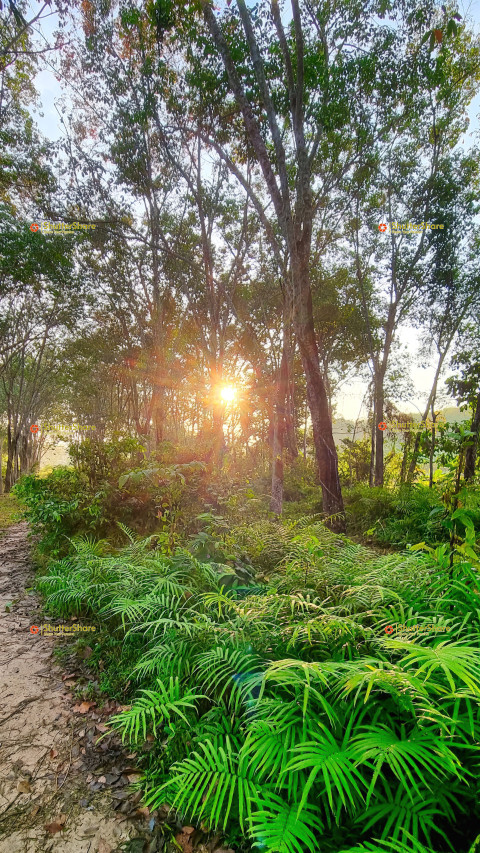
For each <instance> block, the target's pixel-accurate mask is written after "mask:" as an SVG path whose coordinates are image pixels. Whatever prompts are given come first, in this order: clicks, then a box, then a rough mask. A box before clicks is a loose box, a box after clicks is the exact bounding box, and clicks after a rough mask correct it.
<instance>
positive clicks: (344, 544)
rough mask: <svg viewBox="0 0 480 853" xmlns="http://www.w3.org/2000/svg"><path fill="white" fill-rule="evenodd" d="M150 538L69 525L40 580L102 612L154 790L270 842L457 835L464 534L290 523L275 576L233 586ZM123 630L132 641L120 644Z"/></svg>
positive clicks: (472, 621) (479, 624)
mask: <svg viewBox="0 0 480 853" xmlns="http://www.w3.org/2000/svg"><path fill="white" fill-rule="evenodd" d="M260 529H261V528H260V526H259V528H258V529H257V531H256V534H255V535H253V536H252V537H251V539H252V541H253V542H254V544H255V548H257V549H258V550H259V556H260V559H262V553H263V552H262V549H261V548H260V547H259V544H260V540H261V535H260ZM277 532H278V531H277ZM265 533H266V534H268V535H269V536H270V537H271V540H272V541H273V540H274V539H275V534H274V531H273V529H272V528H269V529H267V530H266V531H265ZM236 536H237V541H238V540H239V539H241V538H242V536H243V541H246V542H247V546H248V542H249V539H248V535H247V532H246V531H244V532H243V533H242V531H240V532H239V531H237V533H236ZM279 538H280V537H279ZM155 540H156V537H150V538H149V539H145V540H136V539H135V538H134V537H133V536H131V542H130V544H129V545H128V546H127V547H126V548H124V549H122V550H121V551H120V552H119V553H116V554H113V555H110V556H106V555H104V554H103V553H102V549H101V548H98V547H94V546H92V544H91V543H89V542H86V541H83V542H77V543H76V544H75V553H74V554H73V556H72V557H71V558H69V559H68V560H67V559H65V560H62V561H59V562H56V563H53V564H52V566H51V567H50V570H49V572H48V574H47V575H46V576H45V577H43V578H42V579H41V580H40V582H39V588H40V589H41V591H42V592H43V593H44V595H45V596H46V606H47V608H49V609H51V610H53V612H54V613H57V614H59V615H62V616H66V615H80V614H81V613H82V612H85V613H88V614H89V615H91V616H92V617H93V618H95V616H98V618H99V619H101V620H102V621H103V622H104V623H105V625H106V626H107V627H108V628H109V629H110V634H111V635H112V636H118V638H119V646H118V656H119V657H120V658H121V656H122V655H123V654H127V653H128V655H129V656H130V657H129V660H131V661H132V663H133V660H134V659H135V663H133V668H132V672H131V677H134V678H135V679H136V681H137V685H138V694H137V696H136V697H134V699H133V702H132V703H131V707H129V708H127V709H126V710H124V711H123V712H122V713H120V714H119V715H117V716H116V717H114V718H113V719H112V720H111V725H112V726H113V727H114V728H116V729H117V730H118V731H119V732H121V734H122V737H123V739H124V740H126V741H128V742H129V743H132V744H133V745H134V747H135V748H138V747H139V745H141V744H143V743H144V742H145V741H146V739H147V738H151V737H152V736H153V739H154V750H153V752H152V754H151V755H150V758H149V760H148V763H147V766H146V770H145V774H144V788H145V798H144V799H145V803H146V804H147V805H148V806H149V807H150V808H151V809H153V808H155V807H157V806H159V805H160V804H161V803H164V802H169V803H172V804H173V806H174V807H176V808H177V809H178V810H179V811H180V812H181V813H182V815H183V817H184V818H188V819H193V820H195V821H199V822H200V821H201V822H202V823H203V824H204V825H207V826H208V827H210V828H212V829H219V830H221V831H223V832H224V833H225V834H226V835H227V840H228V841H229V842H232V841H235V840H236V839H238V838H239V837H240V834H244V835H246V836H247V837H248V838H249V839H250V841H251V843H252V844H253V846H254V847H257V848H260V849H262V850H263V851H265V853H302V851H305V853H306V851H310V852H311V853H315V851H317V850H319V849H321V850H322V851H325V853H362V851H368V850H370V851H382V850H385V851H395V853H407V851H408V853H437V851H441V850H446V849H448V848H450V849H451V848H453V849H462V850H467V849H468V846H469V844H471V843H472V842H473V839H474V835H475V825H476V823H477V822H478V817H479V808H478V784H477V781H476V779H477V765H478V741H479V739H480V661H479V657H478V645H479V642H480V615H479V610H478V603H477V598H478V596H477V593H476V590H477V589H478V588H479V587H478V584H479V582H480V576H479V562H478V560H477V558H476V556H475V553H474V552H473V551H472V550H471V546H470V552H469V553H470V554H471V557H470V558H469V559H468V560H467V559H466V556H465V555H466V551H462V550H461V549H459V550H458V552H457V553H455V554H452V558H451V559H450V555H449V553H448V551H447V549H446V547H443V548H440V549H438V551H436V552H433V551H432V552H431V553H419V552H414V553H409V554H389V555H377V554H373V553H372V552H371V551H370V550H368V549H366V548H364V547H363V546H361V545H354V544H353V543H351V542H349V540H348V539H347V538H346V537H342V536H335V535H334V534H332V533H331V532H330V531H328V530H326V529H325V528H324V527H323V526H322V525H321V524H320V523H316V524H311V523H310V524H308V523H306V522H304V523H298V524H296V525H295V526H293V525H292V526H290V527H289V528H288V529H287V531H286V533H285V535H284V536H283V539H282V544H281V547H279V550H278V553H277V555H276V557H275V565H276V569H275V572H274V574H272V576H271V577H270V580H269V583H268V585H263V586H262V587H259V586H258V584H256V585H255V584H252V585H250V586H247V587H245V586H244V587H242V588H241V589H235V588H232V589H229V590H226V589H225V587H224V585H223V582H222V569H223V568H224V567H221V566H218V565H216V564H213V563H208V562H201V561H199V560H196V559H195V558H194V557H192V555H191V554H189V553H188V551H186V550H183V549H179V550H177V552H176V553H175V554H172V555H165V554H161V553H159V552H158V551H157V550H156V549H155ZM250 552H251V553H253V551H252V549H251V548H250ZM281 553H282V554H283V556H282V558H281V559H280V561H278V559H277V558H278V557H279V556H280V554H281ZM270 565H271V564H270ZM305 578H306V581H307V583H306V585H305ZM393 625H395V631H396V633H395V636H392V635H391V634H390V628H389V626H393ZM440 628H442V629H445V630H446V632H445V633H439V630H438V629H440ZM385 629H387V631H385ZM124 637H125V638H127V640H128V641H131V640H133V639H136V640H138V642H139V646H138V647H136V649H135V654H134V655H133V657H132V648H133V647H132V646H131V645H130V646H129V645H128V644H126V645H124V644H123V643H122V642H121V641H122V640H123V638H124ZM124 649H127V651H124ZM95 654H96V650H95V649H94V655H95ZM112 659H113V661H114V662H113V663H112V666H115V667H117V668H121V660H120V662H119V660H118V658H117V659H116V660H115V659H114V656H113V655H112Z"/></svg>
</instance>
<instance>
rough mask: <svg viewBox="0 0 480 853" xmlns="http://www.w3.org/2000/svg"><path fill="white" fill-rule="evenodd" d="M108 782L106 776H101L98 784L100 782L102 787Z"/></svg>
mask: <svg viewBox="0 0 480 853" xmlns="http://www.w3.org/2000/svg"><path fill="white" fill-rule="evenodd" d="M106 781H107V780H106V779H105V776H99V777H98V779H97V782H100V784H101V785H105V783H106Z"/></svg>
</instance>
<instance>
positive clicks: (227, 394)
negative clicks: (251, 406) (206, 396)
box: [220, 385, 237, 403]
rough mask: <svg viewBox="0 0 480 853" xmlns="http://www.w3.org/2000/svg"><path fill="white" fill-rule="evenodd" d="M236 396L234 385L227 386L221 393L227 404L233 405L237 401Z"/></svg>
mask: <svg viewBox="0 0 480 853" xmlns="http://www.w3.org/2000/svg"><path fill="white" fill-rule="evenodd" d="M236 394H237V392H236V389H235V388H233V386H232V385H225V386H224V387H223V388H222V389H221V391H220V396H221V398H222V400H225V402H226V403H231V402H232V400H234V399H235V397H236Z"/></svg>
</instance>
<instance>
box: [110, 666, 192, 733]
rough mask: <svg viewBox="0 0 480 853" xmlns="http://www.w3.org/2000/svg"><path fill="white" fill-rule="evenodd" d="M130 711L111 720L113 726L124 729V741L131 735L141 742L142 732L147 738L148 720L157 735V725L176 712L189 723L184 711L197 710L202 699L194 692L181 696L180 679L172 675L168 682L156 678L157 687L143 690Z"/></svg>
mask: <svg viewBox="0 0 480 853" xmlns="http://www.w3.org/2000/svg"><path fill="white" fill-rule="evenodd" d="M140 692H141V693H142V694H143V695H141V696H139V697H138V698H137V699H136V700H135V702H134V704H133V705H132V707H131V708H130V710H128V711H122V713H121V714H116V715H115V716H114V717H112V718H111V719H110V725H111V726H112V727H113V728H114V729H119V730H120V731H121V732H122V741H125V738H128V739H129V740H130V741H132V740H133V742H134V743H138V737H139V735H140V733H141V734H142V737H143V739H144V740H146V737H147V723H149V724H151V726H152V728H153V734H154V736H155V735H156V733H157V725H159V724H160V723H163V722H164V721H165V720H167V721H170V719H171V718H172V717H174V716H175V715H176V716H178V717H181V718H182V720H184V721H185V722H188V720H187V717H186V716H185V713H184V712H185V710H187V709H192V710H195V707H196V702H198V700H199V699H200V698H201V697H200V695H199V694H197V693H195V692H193V691H190V690H189V691H187V692H186V693H185V694H184V695H182V692H181V688H180V682H179V680H178V678H175V679H174V678H173V677H171V678H170V681H169V683H168V685H165V684H163V682H162V681H161V680H160V679H158V680H157V689H156V690H141V691H140Z"/></svg>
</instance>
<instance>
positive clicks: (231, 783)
mask: <svg viewBox="0 0 480 853" xmlns="http://www.w3.org/2000/svg"><path fill="white" fill-rule="evenodd" d="M199 746H200V751H197V750H196V751H195V752H193V753H192V754H191V755H190V756H189V757H188V758H185V759H184V760H183V761H181V762H178V763H177V764H174V765H173V767H172V768H171V774H172V778H171V779H170V780H169V781H168V782H166V783H165V784H164V785H162V786H161V787H160V788H158V789H157V790H156V791H154V792H152V793H151V794H150V795H147V797H146V798H145V802H146V804H147V805H148V806H149V807H150V808H156V806H157V805H159V804H160V803H161V802H162V801H163V800H164V799H165V791H166V790H167V789H168V790H169V791H170V792H171V794H172V793H173V803H172V805H173V806H174V807H175V808H177V809H178V810H179V811H181V812H182V813H183V814H185V815H186V816H188V815H196V816H197V817H198V818H202V817H204V819H206V820H207V821H208V824H209V825H210V826H211V827H213V828H217V827H219V826H220V827H222V828H223V829H225V827H226V825H227V822H228V820H229V818H230V815H231V813H232V811H235V813H236V815H237V816H238V821H239V824H240V826H241V828H242V830H244V831H245V830H246V829H247V828H248V826H249V824H250V822H251V817H252V807H253V806H254V805H255V803H256V801H257V800H258V798H259V796H260V795H265V794H266V793H268V792H269V788H268V786H266V785H259V784H258V782H257V781H256V780H255V776H254V773H253V771H252V769H251V768H249V767H248V763H247V761H246V759H243V760H242V761H239V759H238V754H237V753H236V751H235V750H234V749H233V747H232V744H231V742H230V739H229V738H228V737H227V738H225V741H224V745H223V746H218V745H215V744H213V743H212V742H211V741H210V740H205V741H204V742H203V743H201V744H200V745H199ZM171 794H170V796H171Z"/></svg>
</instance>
